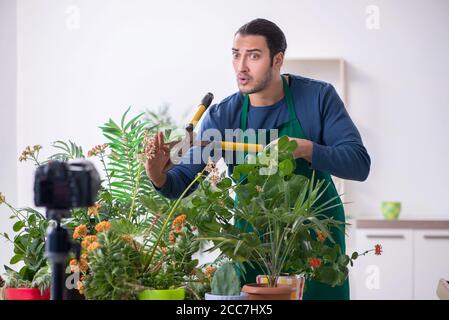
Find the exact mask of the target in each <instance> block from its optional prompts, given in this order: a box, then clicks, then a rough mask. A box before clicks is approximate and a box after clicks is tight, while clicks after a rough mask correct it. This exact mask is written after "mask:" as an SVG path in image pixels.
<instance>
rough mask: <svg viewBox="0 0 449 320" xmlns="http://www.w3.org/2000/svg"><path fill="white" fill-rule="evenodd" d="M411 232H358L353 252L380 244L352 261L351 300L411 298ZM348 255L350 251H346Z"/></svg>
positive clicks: (362, 230) (385, 230) (373, 230)
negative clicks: (378, 251)
mask: <svg viewBox="0 0 449 320" xmlns="http://www.w3.org/2000/svg"><path fill="white" fill-rule="evenodd" d="M412 236H413V233H412V230H408V229H358V230H357V231H356V250H357V251H358V252H359V253H361V252H364V251H365V250H370V249H373V248H374V246H375V245H376V244H380V245H382V249H383V252H382V254H381V255H380V256H376V255H374V253H373V252H370V253H368V254H367V255H366V256H361V257H359V258H358V259H357V260H355V262H354V267H353V270H352V271H351V277H350V280H351V281H352V282H353V283H352V285H351V288H352V291H353V292H352V294H351V297H352V299H376V300H377V299H378V300H391V299H401V300H402V299H413V252H412V247H413V238H412ZM348 254H351V252H348Z"/></svg>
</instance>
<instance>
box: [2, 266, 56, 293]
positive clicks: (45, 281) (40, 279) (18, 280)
mask: <svg viewBox="0 0 449 320" xmlns="http://www.w3.org/2000/svg"><path fill="white" fill-rule="evenodd" d="M5 269H6V281H5V287H6V288H37V289H39V291H40V293H41V295H43V294H44V292H45V291H46V290H47V289H49V288H50V286H51V273H50V268H49V266H48V265H46V266H44V267H42V268H40V269H39V270H38V271H37V272H36V273H35V274H34V276H33V279H31V280H24V279H23V277H22V276H21V275H20V273H19V272H16V271H14V270H13V269H11V268H8V267H7V266H5Z"/></svg>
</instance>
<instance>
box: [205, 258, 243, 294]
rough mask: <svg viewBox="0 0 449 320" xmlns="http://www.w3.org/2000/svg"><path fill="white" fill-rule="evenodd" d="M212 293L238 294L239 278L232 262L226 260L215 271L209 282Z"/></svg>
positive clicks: (239, 287)
mask: <svg viewBox="0 0 449 320" xmlns="http://www.w3.org/2000/svg"><path fill="white" fill-rule="evenodd" d="M211 288H212V294H215V295H221V296H238V295H240V290H241V286H240V279H239V276H238V274H237V272H236V270H235V267H234V264H233V263H232V262H226V263H224V264H223V265H221V266H220V267H219V268H218V269H217V271H215V273H214V276H213V278H212V283H211Z"/></svg>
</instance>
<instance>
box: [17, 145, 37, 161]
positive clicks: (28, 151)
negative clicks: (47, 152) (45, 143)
mask: <svg viewBox="0 0 449 320" xmlns="http://www.w3.org/2000/svg"><path fill="white" fill-rule="evenodd" d="M41 149H42V146H41V145H39V144H36V145H34V146H33V147H32V148H31V147H30V146H27V147H26V148H25V150H23V151H22V153H21V154H20V157H19V161H20V162H22V161H26V160H28V158H29V157H35V158H36V157H37V154H38V153H39V151H40V150H41Z"/></svg>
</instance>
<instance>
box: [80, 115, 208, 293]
mask: <svg viewBox="0 0 449 320" xmlns="http://www.w3.org/2000/svg"><path fill="white" fill-rule="evenodd" d="M128 111H129V110H128ZM128 111H127V112H125V114H124V115H123V117H122V119H121V121H120V122H119V123H116V122H114V121H113V120H112V119H110V120H109V121H108V122H107V123H106V124H105V125H103V126H102V127H101V129H102V131H103V135H104V136H105V138H106V139H107V140H108V143H107V144H104V145H98V146H97V147H95V148H93V149H92V150H91V151H90V152H89V153H88V155H89V156H95V157H98V159H99V160H100V161H101V164H102V166H103V170H104V172H105V175H106V179H105V180H104V181H103V188H102V190H101V191H100V194H99V203H98V205H99V206H100V208H99V210H98V211H99V212H98V215H97V216H99V220H98V221H100V222H98V223H102V221H103V222H104V220H103V219H106V218H108V219H109V221H108V222H109V224H108V228H107V230H102V232H98V231H97V230H95V231H97V232H95V231H94V230H92V228H87V233H86V232H85V233H84V236H87V237H89V238H88V239H92V240H93V241H91V240H89V241H91V242H93V243H95V245H93V246H92V247H91V249H92V250H87V251H86V252H85V254H86V255H85V261H86V266H87V268H86V269H85V270H83V272H82V273H81V277H80V281H79V283H78V286H79V288H80V289H81V291H82V292H83V293H84V295H85V296H86V298H87V299H134V298H139V299H169V298H170V299H171V298H173V299H181V298H182V299H183V298H184V297H187V298H188V295H189V294H192V295H193V296H194V297H198V294H197V293H195V292H194V290H193V289H192V290H191V288H190V286H189V285H188V283H190V282H195V281H197V279H196V278H195V275H194V271H195V268H196V265H197V263H198V261H197V260H194V259H192V255H193V254H194V253H195V252H196V251H198V241H196V240H195V239H194V236H193V231H194V230H192V227H191V226H190V225H189V223H188V222H187V221H186V219H185V217H186V216H185V215H184V214H182V212H181V211H179V206H180V204H181V200H182V198H183V196H184V195H185V194H186V193H187V191H188V189H187V190H185V192H184V194H183V195H182V196H181V197H180V198H179V199H178V200H177V201H169V200H167V199H165V198H163V197H161V196H160V195H159V194H158V193H157V192H156V191H155V189H154V187H153V186H152V184H151V182H150V181H149V179H148V178H147V175H146V173H145V168H144V163H145V161H146V159H147V158H148V157H150V156H152V154H153V152H152V147H153V143H154V141H153V140H152V138H150V136H151V135H152V134H153V133H154V132H155V131H157V130H159V129H161V128H160V126H159V125H158V124H156V123H159V122H158V121H157V120H155V119H154V118H155V114H150V116H151V118H150V119H149V120H144V119H142V115H143V114H140V115H138V116H136V117H134V118H132V119H131V120H129V121H128V120H126V115H127V113H128ZM162 122H163V123H167V121H162ZM168 131H170V130H168ZM173 139H176V137H174V138H173ZM106 150H107V151H106ZM198 179H200V176H198ZM194 183H195V182H192V184H191V186H192V185H193V184H194ZM79 227H80V225H78V226H75V228H79ZM84 227H85V228H86V227H87V226H84ZM95 229H96V227H95ZM102 229H103V228H102ZM75 230H76V229H75ZM91 237H95V238H91ZM80 241H81V243H83V241H86V239H85V238H84V239H83V238H80ZM90 245H91V244H89V245H87V244H86V245H84V246H83V247H86V246H87V247H88V246H90ZM73 264H74V265H76V261H74V262H73ZM106 279H113V280H111V281H105V280H106ZM186 288H187V289H188V291H187V292H186V291H185V289H186Z"/></svg>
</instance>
